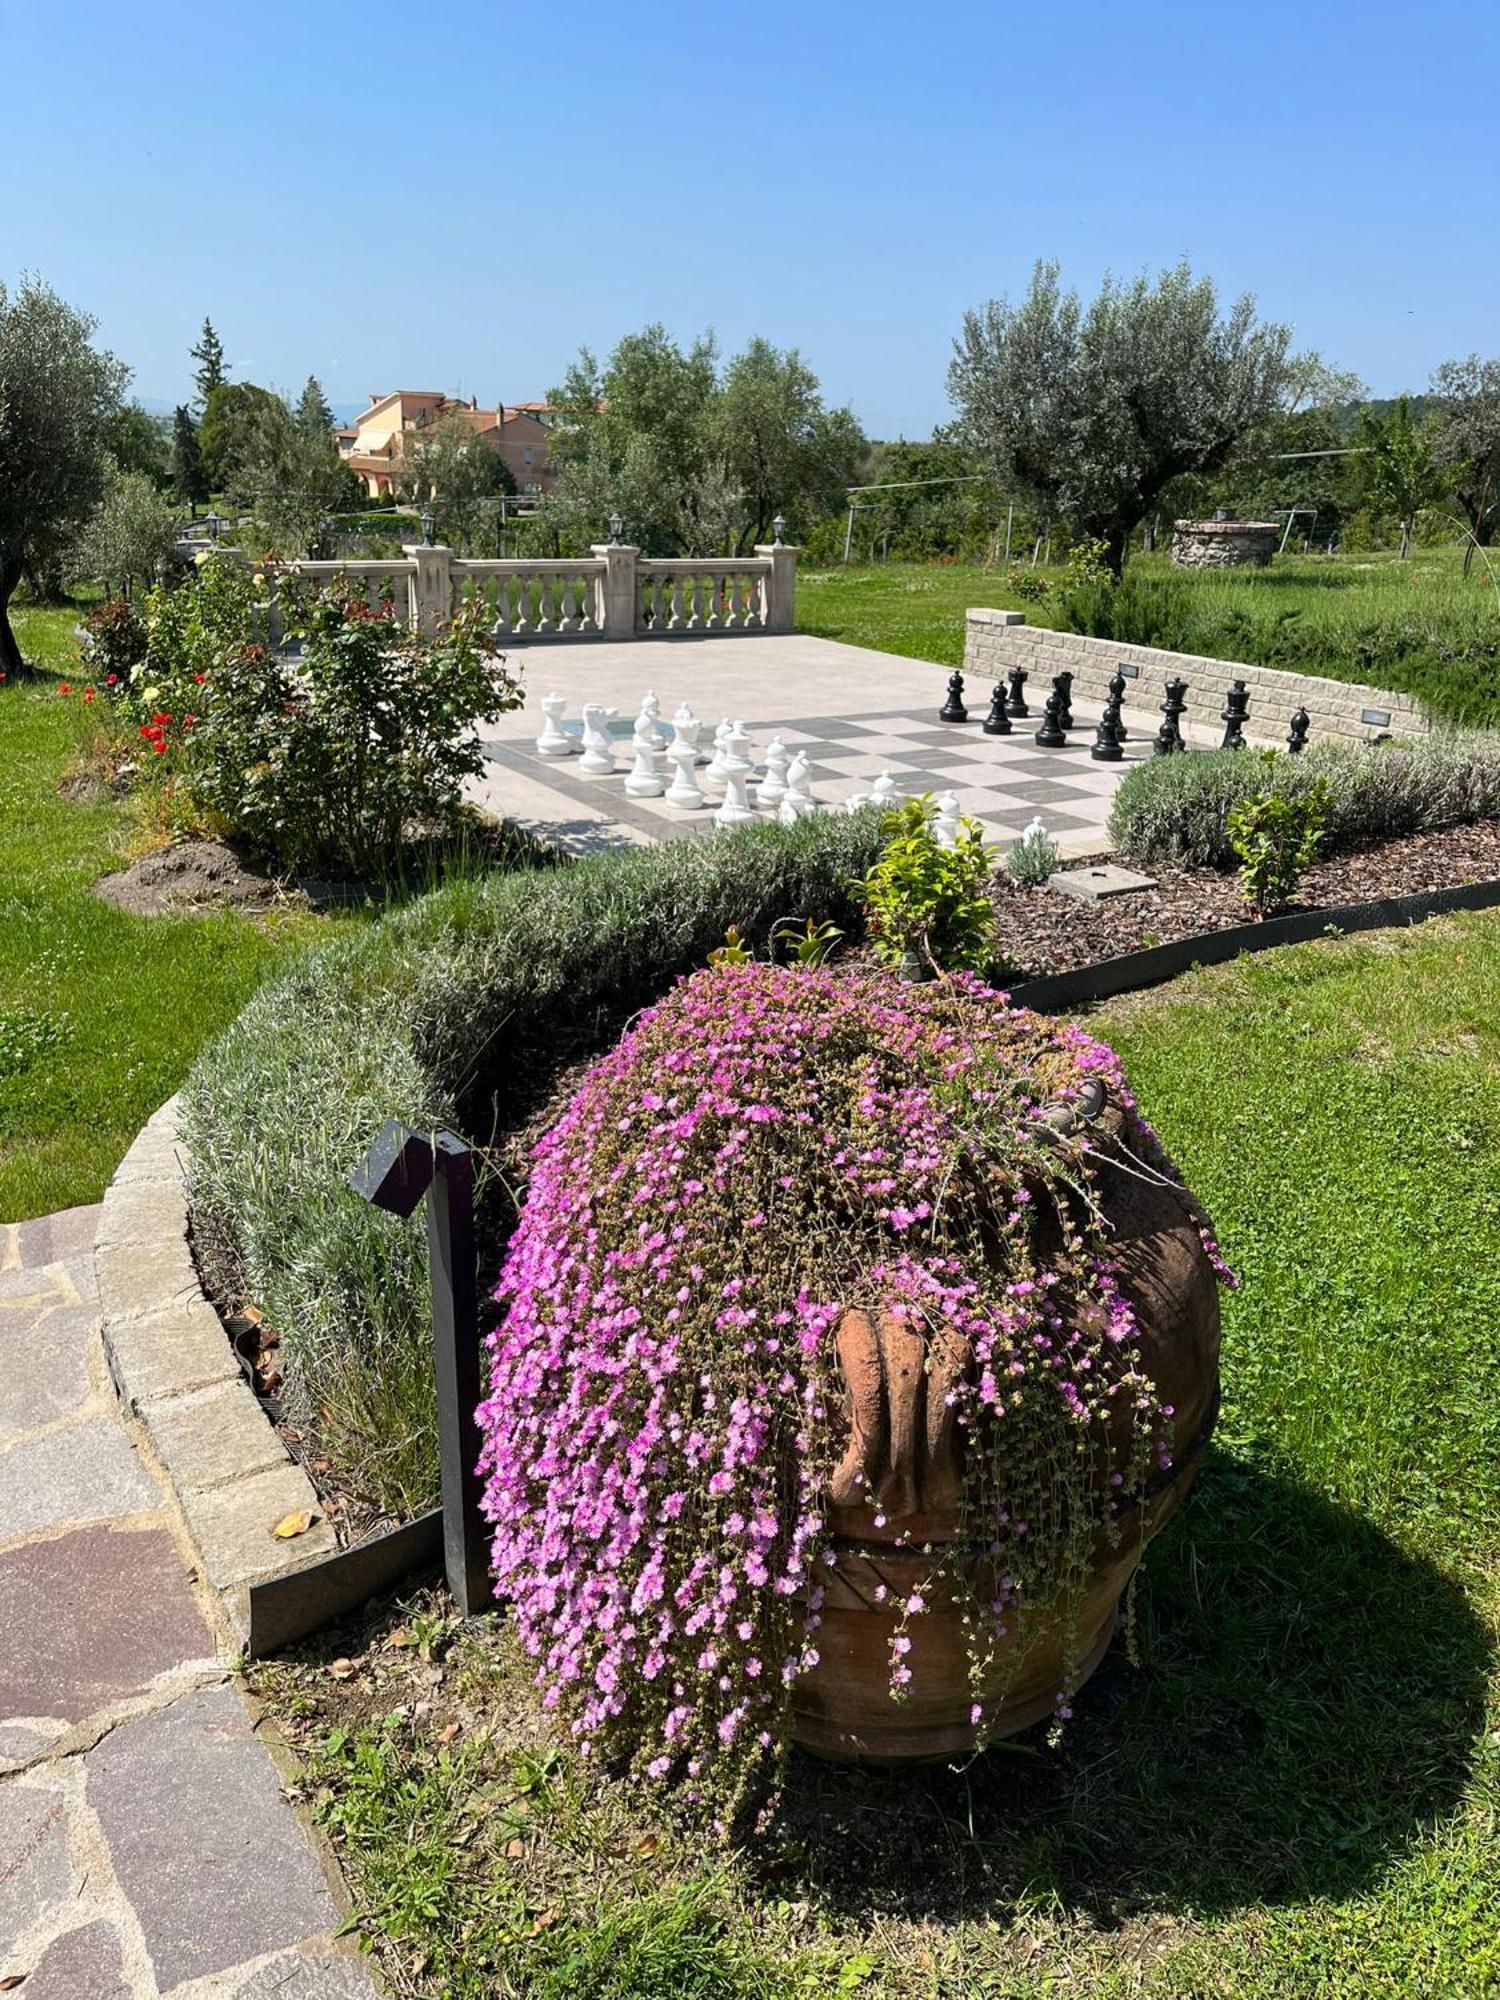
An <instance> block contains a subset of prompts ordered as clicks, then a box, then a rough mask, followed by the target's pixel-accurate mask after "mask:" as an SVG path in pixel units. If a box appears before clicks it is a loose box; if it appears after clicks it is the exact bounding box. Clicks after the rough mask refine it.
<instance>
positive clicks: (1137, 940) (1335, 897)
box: [993, 820, 1500, 980]
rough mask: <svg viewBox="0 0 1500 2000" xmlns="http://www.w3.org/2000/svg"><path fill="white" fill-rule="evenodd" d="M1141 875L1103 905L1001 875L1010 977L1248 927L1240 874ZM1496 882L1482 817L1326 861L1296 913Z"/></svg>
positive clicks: (1497, 835) (1494, 850)
mask: <svg viewBox="0 0 1500 2000" xmlns="http://www.w3.org/2000/svg"><path fill="white" fill-rule="evenodd" d="M1140 872H1141V873H1142V874H1149V875H1151V876H1152V877H1153V879H1154V881H1155V885H1156V886H1155V887H1154V888H1151V889H1142V890H1140V891H1138V892H1136V893H1133V894H1131V895H1126V896H1113V897H1110V898H1109V899H1108V900H1107V901H1105V902H1102V903H1086V902H1082V901H1080V900H1078V899H1077V898H1074V897H1072V896H1064V895H1062V894H1060V893H1059V892H1058V891H1057V890H1056V889H1052V888H1041V889H1029V888H1023V887H1022V886H1021V884H1020V883H1018V882H1015V881H1013V880H1012V878H1011V877H1010V876H1009V875H1007V874H1005V873H1004V872H1003V871H1002V872H1001V873H1000V874H998V875H997V876H996V877H995V880H994V887H993V895H994V901H995V910H996V915H997V918H998V920H999V945H1000V957H1001V961H1002V963H1003V964H1004V966H1005V967H1006V968H1007V971H1008V972H1009V974H1010V975H1011V976H1012V977H1013V978H1015V979H1017V980H1019V979H1021V978H1038V977H1040V976H1041V975H1042V974H1043V973H1049V972H1072V971H1075V970H1077V969H1078V968H1079V967H1081V966H1086V965H1096V964H1098V963H1099V962H1100V960H1102V959H1106V958H1119V957H1121V956H1122V955H1123V954H1124V953H1126V952H1131V951H1146V950H1149V949H1150V947H1151V946H1152V945H1158V944H1172V943H1175V942H1176V941H1177V940H1178V939H1180V938H1189V937H1196V936H1198V935H1200V934H1201V933H1202V932H1204V931H1223V930H1232V929H1233V928H1234V927H1235V926H1236V925H1239V924H1243V923H1247V922H1248V921H1249V917H1250V913H1249V911H1248V910H1247V908H1246V906H1245V901H1244V898H1243V896H1242V895H1241V893H1240V886H1239V882H1238V881H1237V879H1236V878H1235V877H1234V876H1233V875H1220V874H1218V873H1216V872H1215V871H1214V870H1213V869H1206V868H1172V867H1166V866H1155V867H1151V868H1149V869H1142V870H1141V871H1140ZM1497 879H1500V820H1483V821H1481V822H1480V823H1479V824H1478V825H1476V826H1452V827H1447V828H1445V829H1444V830H1443V831H1442V832H1441V833H1418V834H1411V835H1408V836H1407V837H1405V838H1404V839H1401V840H1390V841H1384V842H1382V843H1381V844H1380V845H1379V846H1377V847H1367V848H1363V849H1361V850H1360V852H1359V853H1357V854H1341V855H1338V856H1336V857H1334V858H1333V859H1330V860H1328V861H1322V862H1319V863H1318V864H1317V865H1316V866H1315V867H1313V868H1311V869H1309V870H1308V873H1307V874H1306V876H1304V878H1303V882H1302V889H1301V893H1300V894H1299V896H1298V898H1297V900H1296V901H1295V902H1294V903H1292V904H1290V905H1289V906H1288V910H1289V911H1300V910H1316V909H1333V908H1336V907H1338V906H1339V905H1341V904H1346V903H1368V902H1374V901H1376V900H1377V899H1378V898H1380V897H1384V896H1416V895H1422V894H1424V893H1426V892H1429V891H1431V890H1434V889H1452V888H1457V887H1459V886H1461V885H1462V884H1464V883H1469V882H1491V881H1495V880H1497Z"/></svg>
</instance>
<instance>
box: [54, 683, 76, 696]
mask: <svg viewBox="0 0 1500 2000" xmlns="http://www.w3.org/2000/svg"><path fill="white" fill-rule="evenodd" d="M57 691H58V693H59V694H71V693H72V692H73V683H72V682H71V681H60V682H59V683H58V688H57Z"/></svg>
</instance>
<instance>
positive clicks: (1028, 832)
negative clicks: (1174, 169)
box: [1021, 813, 1047, 847]
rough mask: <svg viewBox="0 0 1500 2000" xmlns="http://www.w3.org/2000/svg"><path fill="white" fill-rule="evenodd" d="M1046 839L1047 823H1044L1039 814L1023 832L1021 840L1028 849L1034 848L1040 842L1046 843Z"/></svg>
mask: <svg viewBox="0 0 1500 2000" xmlns="http://www.w3.org/2000/svg"><path fill="white" fill-rule="evenodd" d="M1046 838H1047V828H1046V825H1045V823H1044V822H1043V819H1042V816H1041V814H1040V813H1038V814H1037V816H1036V818H1035V819H1033V820H1032V822H1031V824H1030V826H1028V827H1026V828H1025V829H1024V830H1023V832H1022V834H1021V839H1022V840H1023V841H1024V842H1025V844H1026V845H1027V846H1028V847H1032V846H1035V845H1037V844H1038V843H1039V842H1041V841H1044V840H1045V839H1046Z"/></svg>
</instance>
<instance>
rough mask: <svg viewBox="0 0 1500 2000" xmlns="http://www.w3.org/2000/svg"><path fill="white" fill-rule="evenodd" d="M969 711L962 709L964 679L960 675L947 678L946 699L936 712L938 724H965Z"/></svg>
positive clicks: (951, 675)
mask: <svg viewBox="0 0 1500 2000" xmlns="http://www.w3.org/2000/svg"><path fill="white" fill-rule="evenodd" d="M968 719H969V711H968V710H967V709H966V708H965V707H964V677H963V675H962V674H950V675H949V676H948V699H947V700H946V701H945V702H944V703H943V705H942V707H941V708H940V709H939V710H938V721H939V722H967V721H968Z"/></svg>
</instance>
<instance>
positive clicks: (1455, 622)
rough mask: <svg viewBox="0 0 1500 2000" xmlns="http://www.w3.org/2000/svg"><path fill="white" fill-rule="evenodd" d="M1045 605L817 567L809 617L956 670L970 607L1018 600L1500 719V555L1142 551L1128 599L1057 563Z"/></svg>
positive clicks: (803, 615)
mask: <svg viewBox="0 0 1500 2000" xmlns="http://www.w3.org/2000/svg"><path fill="white" fill-rule="evenodd" d="M1041 574H1043V575H1044V576H1046V577H1047V579H1048V581H1049V582H1050V584H1051V586H1052V588H1051V591H1050V594H1049V595H1048V596H1047V597H1045V598H1043V599H1042V600H1041V601H1039V602H1032V601H1028V600H1024V599H1023V598H1022V597H1020V596H1019V595H1018V594H1017V593H1016V592H1015V591H1014V590H1012V589H1010V588H1009V587H1008V585H1007V583H1006V580H1005V572H1004V571H1002V570H995V569H981V568H978V567H975V566H972V565H964V564H957V563H954V564H948V563H890V564H885V565H881V566H878V567H875V568H850V569H847V570H846V569H827V570H804V571H803V572H802V574H801V575H800V576H799V577H798V580H797V623H798V627H799V628H800V629H801V630H802V631H805V632H811V633H815V634H817V635H818V636H820V637H823V638H828V639H842V640H845V641H847V642H848V643H850V644H851V645H856V646H874V647H877V648H880V649H882V650H885V651H888V652H895V653H908V654H911V655H912V656H913V657H914V658H917V659H923V660H936V661H940V662H942V663H943V664H945V665H953V666H956V665H957V664H958V663H959V662H960V661H961V660H962V658H963V631H964V612H965V611H966V610H967V609H968V608H969V607H970V606H971V605H989V606H992V607H995V608H997V609H1000V610H1010V611H1021V612H1023V613H1024V614H1025V616H1026V618H1027V620H1028V622H1029V623H1031V624H1034V625H1048V626H1057V627H1064V628H1068V629H1076V630H1084V631H1091V632H1095V633H1096V634H1097V635H1098V636H1100V637H1106V638H1110V637H1112V638H1116V639H1120V640H1122V641H1127V642H1134V643H1139V644H1142V645H1161V646H1167V647H1171V648H1175V649H1178V650H1180V651H1183V652H1189V653H1203V654H1207V655H1209V656H1210V657H1212V658H1216V659H1227V660H1244V661H1247V662H1254V663H1257V664H1259V665H1263V666H1271V667H1285V668H1288V669H1290V670H1294V671H1297V672H1302V673H1312V674H1324V675H1327V676H1329V677H1330V678H1332V679H1335V680H1346V681H1369V682H1373V683H1374V684H1375V685H1376V686H1380V687H1391V688H1398V689H1403V690H1405V691H1407V692H1409V693H1412V694H1415V695H1417V696H1418V697H1419V698H1420V699H1422V700H1424V701H1426V702H1428V703H1429V704H1430V705H1431V706H1432V708H1433V709H1434V710H1435V712H1438V713H1440V714H1443V715H1447V716H1451V717H1453V718H1454V719H1455V720H1458V721H1468V722H1487V723H1495V724H1500V584H1497V579H1500V564H1497V569H1496V571H1495V572H1494V573H1493V574H1492V572H1491V571H1490V570H1489V569H1488V568H1487V567H1486V565H1485V564H1484V563H1483V562H1479V563H1476V564H1475V567H1474V571H1473V574H1472V575H1471V576H1469V577H1467V578H1466V577H1464V575H1463V574H1462V568H1461V556H1460V553H1459V552H1458V551H1456V550H1453V549H1447V548H1434V549H1422V550H1419V551H1417V553H1416V554H1415V555H1414V556H1413V558H1412V560H1411V561H1410V562H1406V563H1403V562H1400V561H1398V560H1397V559H1396V558H1395V557H1393V556H1368V557H1348V558H1330V557H1327V556H1284V557H1282V556H1279V557H1277V558H1276V560H1275V561H1274V562H1273V563H1272V564H1271V565H1270V567H1269V568H1268V569H1263V570H1239V571H1235V572H1232V573H1222V572H1221V573H1212V572H1209V573H1203V572H1199V573H1192V572H1185V571H1180V570H1173V569H1172V568H1171V566H1170V564H1169V562H1168V561H1167V559H1166V557H1165V556H1155V557H1145V556H1136V557H1133V558H1132V559H1131V562H1130V564H1129V566H1128V567H1127V570H1126V574H1125V588H1124V589H1123V590H1122V591H1121V592H1120V593H1118V594H1115V593H1111V592H1109V591H1107V590H1106V591H1096V592H1094V593H1091V594H1090V602H1089V604H1088V607H1087V610H1086V611H1084V610H1083V609H1082V608H1080V607H1075V608H1074V609H1073V610H1070V609H1069V608H1068V606H1067V604H1066V603H1065V598H1064V592H1063V590H1062V588H1061V578H1062V573H1061V571H1060V570H1056V569H1054V570H1051V571H1047V572H1041Z"/></svg>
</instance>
